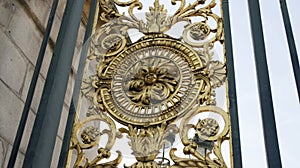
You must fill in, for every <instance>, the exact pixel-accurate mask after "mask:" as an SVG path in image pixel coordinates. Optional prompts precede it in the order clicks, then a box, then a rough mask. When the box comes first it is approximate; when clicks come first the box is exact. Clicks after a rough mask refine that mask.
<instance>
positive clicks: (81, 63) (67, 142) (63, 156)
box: [58, 0, 97, 167]
mask: <svg viewBox="0 0 300 168" xmlns="http://www.w3.org/2000/svg"><path fill="white" fill-rule="evenodd" d="M90 5H91V7H90V12H89V18H88V22H87V26H86V31H85V35H84V39H83V46H82V47H83V48H82V50H81V54H80V60H79V65H78V69H77V74H76V79H75V86H74V89H73V95H72V100H71V105H70V109H69V114H68V119H67V124H66V128H65V134H64V139H63V143H62V148H61V151H60V156H59V163H58V167H65V165H66V162H67V157H68V151H69V145H70V139H71V135H72V128H73V123H74V118H75V115H76V107H77V101H78V96H79V93H80V86H81V81H82V76H83V70H84V66H85V60H86V56H87V50H88V47H89V45H88V44H89V38H90V36H91V34H92V28H93V21H94V16H95V11H96V6H97V0H92V2H91V4H90Z"/></svg>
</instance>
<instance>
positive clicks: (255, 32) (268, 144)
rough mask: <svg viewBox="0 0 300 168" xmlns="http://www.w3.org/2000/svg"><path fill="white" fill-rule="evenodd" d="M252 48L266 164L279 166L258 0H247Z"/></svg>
mask: <svg viewBox="0 0 300 168" xmlns="http://www.w3.org/2000/svg"><path fill="white" fill-rule="evenodd" d="M248 5H249V13H250V21H251V31H252V39H253V48H254V56H255V64H256V73H257V82H258V90H259V100H260V106H261V116H262V122H263V123H262V124H263V130H264V141H265V148H266V155H267V164H268V166H269V167H270V168H279V167H282V165H281V157H280V150H279V145H278V138H277V130H276V122H275V116H274V108H273V100H272V93H271V86H270V79H269V71H268V64H267V59H266V51H265V42H264V35H263V29H262V21H261V14H260V9H259V1H258V0H248Z"/></svg>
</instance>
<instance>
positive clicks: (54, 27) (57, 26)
mask: <svg viewBox="0 0 300 168" xmlns="http://www.w3.org/2000/svg"><path fill="white" fill-rule="evenodd" d="M60 25H61V19H60V18H59V17H58V16H57V15H55V17H54V20H53V25H52V29H51V33H50V38H51V39H52V40H53V41H54V42H55V41H56V39H57V36H58V32H59V29H60Z"/></svg>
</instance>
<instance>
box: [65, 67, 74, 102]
mask: <svg viewBox="0 0 300 168" xmlns="http://www.w3.org/2000/svg"><path fill="white" fill-rule="evenodd" d="M74 78H75V77H74V74H72V73H70V75H69V82H68V87H67V91H66V95H65V103H66V104H67V105H68V106H69V105H70V103H71V99H72V95H73V88H74Z"/></svg>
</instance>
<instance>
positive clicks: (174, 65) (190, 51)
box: [70, 0, 230, 168]
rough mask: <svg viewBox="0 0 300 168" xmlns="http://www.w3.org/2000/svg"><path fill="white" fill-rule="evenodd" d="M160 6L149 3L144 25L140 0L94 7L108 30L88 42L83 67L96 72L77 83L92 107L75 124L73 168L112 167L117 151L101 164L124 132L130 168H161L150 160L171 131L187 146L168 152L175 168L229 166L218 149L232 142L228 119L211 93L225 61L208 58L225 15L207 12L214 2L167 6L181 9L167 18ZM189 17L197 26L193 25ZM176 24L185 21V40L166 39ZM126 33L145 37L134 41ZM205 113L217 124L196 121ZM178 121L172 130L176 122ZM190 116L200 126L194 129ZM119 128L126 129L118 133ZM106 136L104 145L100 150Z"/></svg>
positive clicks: (222, 78) (222, 77) (103, 1)
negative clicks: (123, 10)
mask: <svg viewBox="0 0 300 168" xmlns="http://www.w3.org/2000/svg"><path fill="white" fill-rule="evenodd" d="M160 2H161V1H159V0H154V3H153V6H150V7H149V11H148V12H146V13H145V17H146V19H145V20H142V19H139V18H140V17H137V16H136V15H135V13H134V11H139V10H141V9H142V8H143V4H142V3H141V2H140V1H139V0H127V1H123V0H122V1H119V0H112V1H110V0H100V1H99V4H100V11H101V12H100V14H99V18H100V19H101V20H102V21H104V22H105V24H103V25H101V27H100V26H97V27H96V28H97V29H96V30H95V28H94V30H93V31H94V34H93V36H92V37H91V41H90V46H89V47H90V48H89V55H88V59H87V64H88V63H89V62H96V63H97V67H96V69H95V71H94V72H93V74H92V75H91V74H89V75H86V76H84V80H83V81H82V86H81V95H82V96H83V98H85V99H87V100H89V101H91V105H90V107H89V108H88V110H87V111H86V118H84V119H80V120H79V119H76V120H75V123H74V127H73V134H72V139H71V147H70V151H71V150H75V151H77V158H76V161H75V164H74V167H86V168H87V167H117V166H118V165H119V163H120V162H121V159H122V154H121V152H117V153H118V156H117V158H115V159H114V160H113V161H107V162H103V161H102V160H103V159H109V158H110V155H111V149H112V147H113V146H114V143H115V141H116V139H117V138H121V137H122V134H127V138H128V139H129V140H130V141H129V145H130V147H131V149H132V151H133V155H134V156H135V158H136V160H137V162H136V163H134V164H133V165H131V166H129V167H128V168H146V167H147V168H158V167H159V165H158V164H157V163H156V162H155V159H156V158H157V155H158V153H159V150H160V149H161V148H162V145H163V144H165V143H166V137H167V136H168V135H169V133H170V132H169V131H170V130H172V132H173V133H174V134H178V133H179V135H180V139H181V142H182V144H181V145H183V146H184V150H183V151H182V154H179V155H176V154H175V151H176V150H177V149H176V148H173V149H171V151H170V158H171V159H172V160H173V162H174V164H173V165H171V167H172V168H183V167H227V165H226V164H225V162H224V159H223V156H222V151H221V146H222V144H223V142H224V141H225V140H228V139H229V131H230V120H229V113H228V112H226V111H228V110H227V109H226V110H224V109H222V108H220V107H218V106H217V100H216V92H215V89H216V88H219V87H221V86H222V85H224V84H227V83H226V67H225V63H223V62H221V61H219V60H214V58H213V56H214V51H213V50H214V44H215V43H216V42H219V43H220V44H222V45H224V44H223V42H224V33H223V20H222V17H219V16H218V15H217V14H215V13H214V12H213V10H212V9H213V8H214V7H215V6H216V5H217V3H216V1H215V0H210V1H209V2H208V1H207V0H195V2H194V3H191V4H186V1H185V0H171V3H172V4H173V5H175V4H176V3H180V5H179V7H178V9H177V10H176V11H175V13H174V14H173V15H168V11H167V10H166V9H165V7H164V5H163V4H161V3H160ZM116 6H120V7H126V8H127V9H128V14H129V15H128V16H126V15H124V14H120V13H118V11H117V8H116ZM97 16H98V15H97ZM192 18H200V21H199V20H198V21H196V22H193V21H192ZM209 19H210V22H211V21H214V22H215V25H214V26H212V25H210V22H209V21H208V20H209ZM179 22H186V23H187V25H186V26H185V28H184V30H183V32H182V37H180V38H173V37H171V36H169V35H166V33H167V31H168V30H170V29H171V28H172V27H173V25H175V24H177V23H179ZM129 29H136V30H138V31H139V32H141V33H143V34H144V36H143V37H142V38H140V39H139V40H138V41H136V42H134V43H131V41H130V38H129V37H130V34H128V30H129ZM224 53H225V51H224ZM85 73H87V67H86V69H85ZM78 104H80V103H78ZM80 105H81V104H80ZM79 109H80V108H79V107H78V108H77V111H79ZM203 113H210V114H212V113H213V114H214V115H216V116H218V117H219V118H221V120H222V122H220V120H218V119H216V118H213V117H210V116H209V117H206V118H203V117H199V115H200V114H203ZM180 117H183V118H182V120H181V121H180V127H179V128H177V127H176V125H174V124H173V123H174V121H175V120H177V119H180ZM195 118H196V119H197V121H198V122H196V123H193V122H192V121H193V120H194V119H195ZM99 122H104V123H106V124H107V125H108V127H109V130H100V128H98V127H99V126H98V125H97V124H96V123H99ZM116 122H118V123H121V124H123V125H124V127H125V128H121V129H119V130H117V128H116V124H115V123H116ZM222 124H223V125H222ZM221 125H222V126H221ZM190 131H193V132H195V136H194V138H191V137H189V134H188V133H189V132H190ZM104 134H106V135H107V136H108V139H109V141H108V142H107V144H106V145H105V146H101V147H100V146H99V142H102V141H101V137H103V135H104ZM203 148H205V152H204V153H203V152H201V149H203ZM90 149H96V151H97V152H96V153H95V157H94V158H92V159H91V158H88V157H87V156H86V153H85V152H86V151H87V150H90ZM183 154H185V155H192V156H193V158H186V157H182V155H183ZM211 154H213V155H214V158H213V157H212V156H211ZM179 156H180V157H179ZM100 161H101V162H100ZM125 167H127V166H125Z"/></svg>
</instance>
